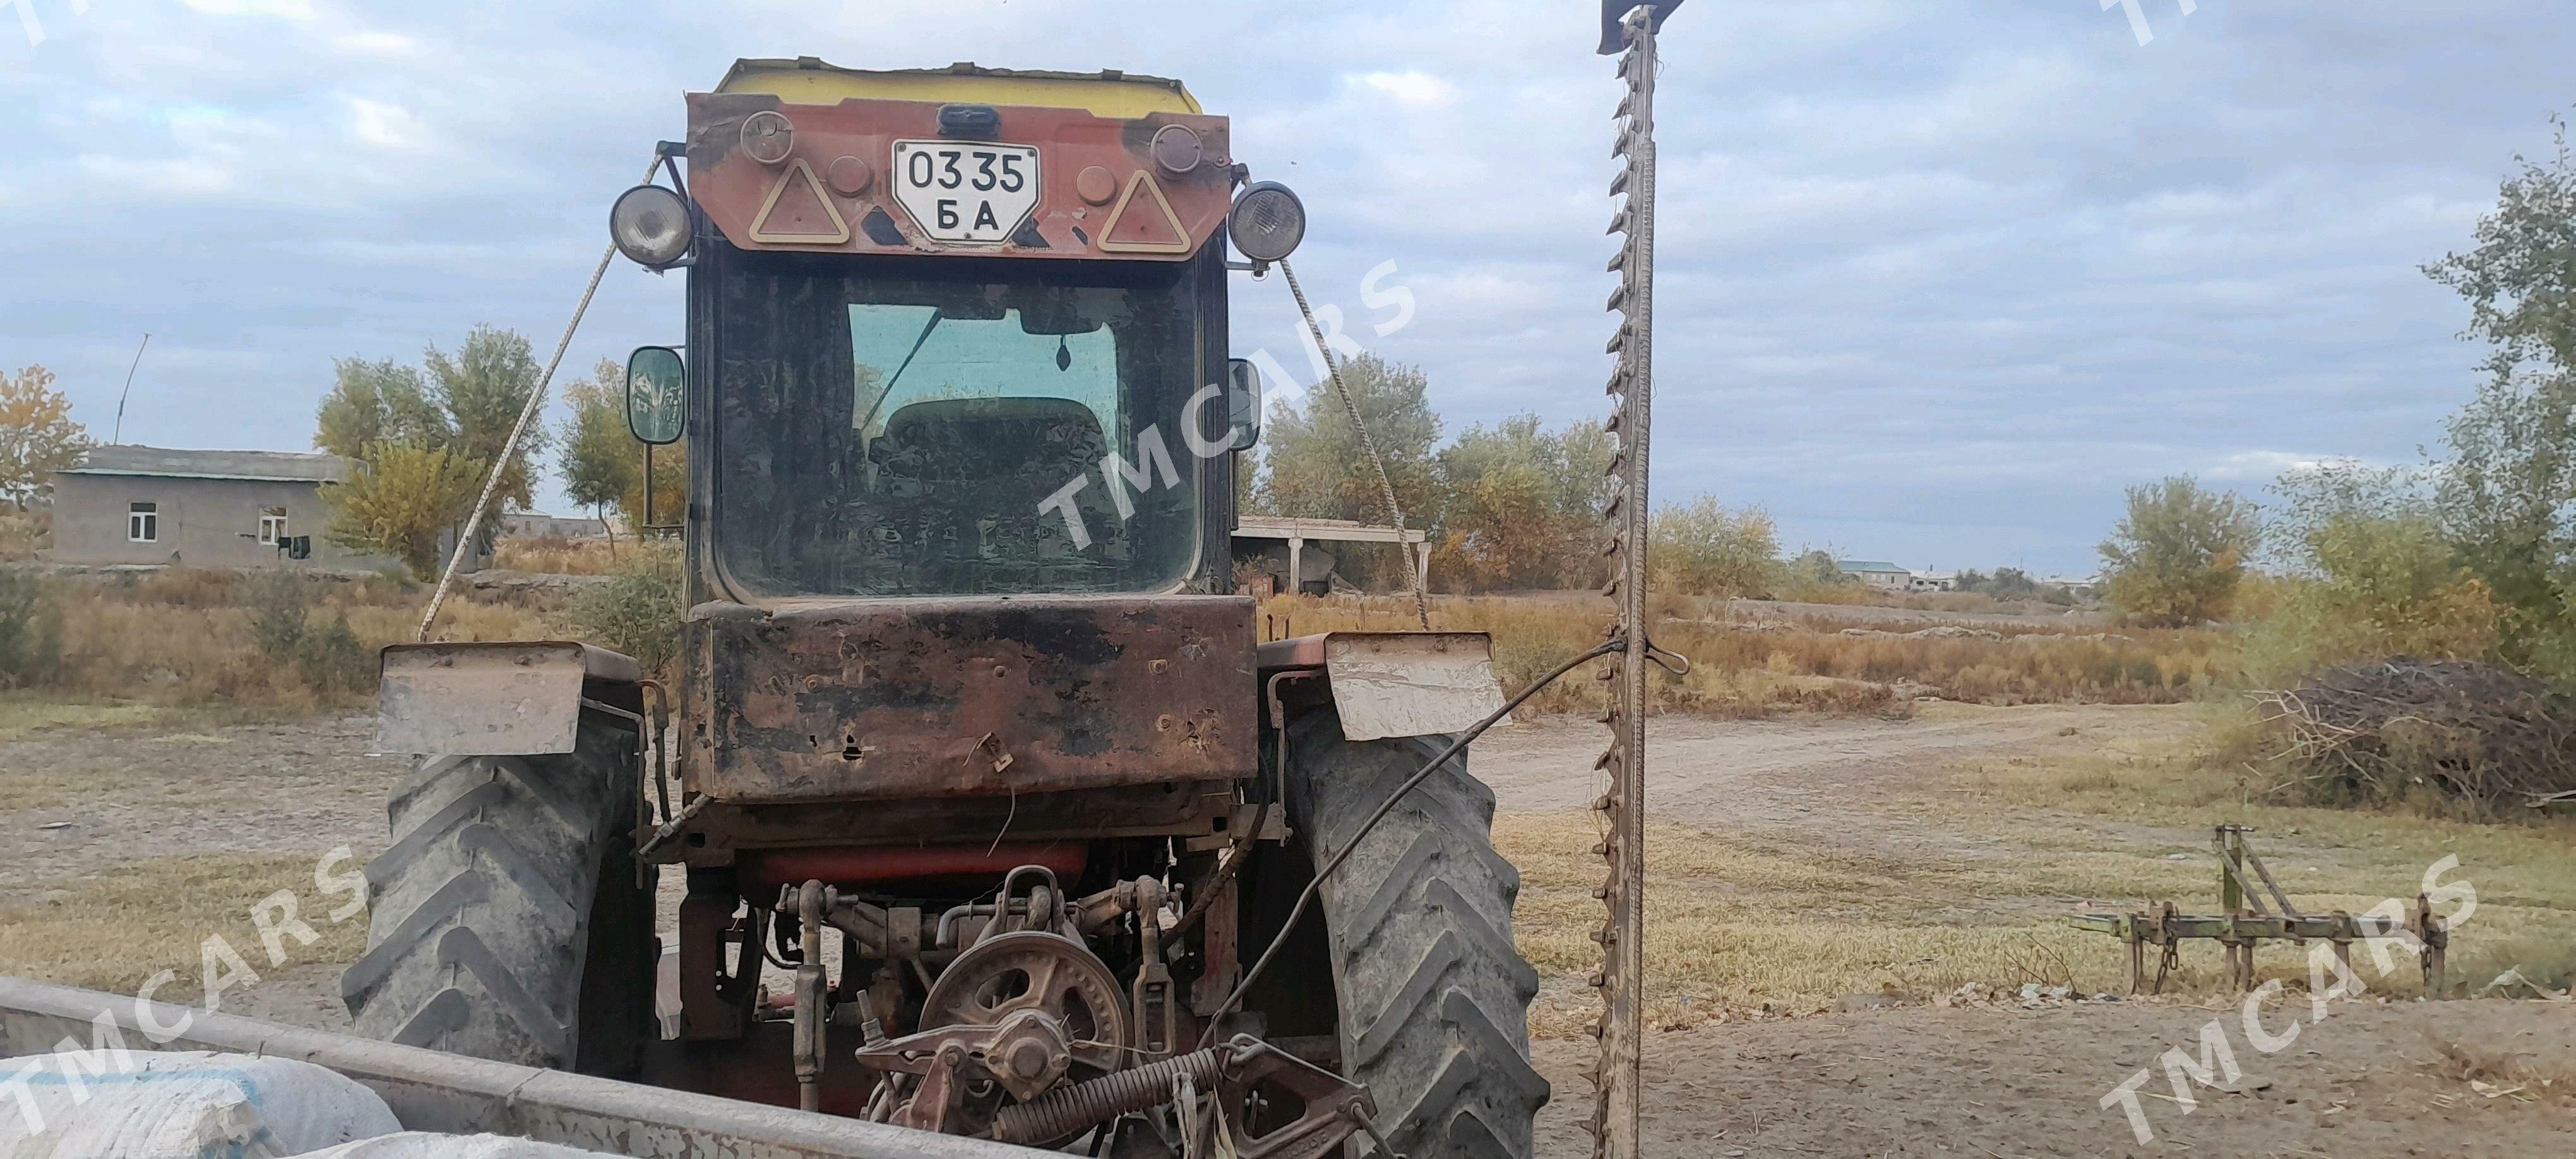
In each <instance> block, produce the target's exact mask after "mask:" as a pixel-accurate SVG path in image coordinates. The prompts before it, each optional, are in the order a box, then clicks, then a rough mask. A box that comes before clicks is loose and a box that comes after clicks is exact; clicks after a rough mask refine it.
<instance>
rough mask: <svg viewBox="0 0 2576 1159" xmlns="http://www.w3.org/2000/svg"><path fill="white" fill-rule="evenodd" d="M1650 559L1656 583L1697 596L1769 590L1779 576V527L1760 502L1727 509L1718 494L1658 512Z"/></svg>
mask: <svg viewBox="0 0 2576 1159" xmlns="http://www.w3.org/2000/svg"><path fill="white" fill-rule="evenodd" d="M1653 535H1654V539H1653V546H1652V548H1651V549H1650V551H1649V554H1648V555H1647V557H1646V558H1647V562H1648V563H1649V564H1650V565H1651V566H1652V567H1653V568H1654V571H1655V584H1656V586H1657V587H1659V588H1661V589H1664V590H1667V591H1677V592H1683V593H1687V594H1690V595H1695V596H1761V595H1768V594H1769V593H1770V592H1771V590H1772V589H1773V587H1775V586H1776V585H1777V584H1778V583H1779V580H1780V578H1781V574H1780V573H1781V566H1780V534H1779V528H1778V527H1777V526H1775V525H1774V524H1773V523H1772V521H1771V516H1770V514H1769V513H1767V512H1765V511H1763V510H1762V509H1761V508H1759V507H1746V508H1743V509H1741V510H1729V509H1727V507H1726V506H1725V505H1724V504H1722V503H1719V502H1718V501H1717V496H1714V495H1706V494H1703V495H1699V496H1697V497H1695V498H1693V499H1692V500H1691V501H1690V502H1688V503H1681V504H1675V505H1673V506H1669V507H1666V508H1664V509H1663V510H1661V511H1657V512H1655V519H1654V532H1653Z"/></svg>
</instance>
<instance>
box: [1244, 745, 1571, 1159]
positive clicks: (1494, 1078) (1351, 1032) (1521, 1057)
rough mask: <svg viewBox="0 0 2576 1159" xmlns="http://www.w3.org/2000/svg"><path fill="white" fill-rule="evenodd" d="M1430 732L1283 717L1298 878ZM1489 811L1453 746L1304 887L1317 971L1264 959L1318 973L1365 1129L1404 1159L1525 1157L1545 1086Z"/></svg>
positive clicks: (1513, 879) (1425, 758) (1509, 883)
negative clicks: (1319, 884) (1368, 1105)
mask: <svg viewBox="0 0 2576 1159" xmlns="http://www.w3.org/2000/svg"><path fill="white" fill-rule="evenodd" d="M1446 745H1447V738H1445V737H1411V738H1403V739H1389V740H1376V741H1350V740H1345V739H1344V738H1343V737H1342V730H1341V721H1340V719H1339V718H1338V717H1337V716H1335V715H1334V713H1333V712H1332V711H1331V710H1329V709H1325V710H1318V711H1316V712H1312V713H1309V714H1308V715H1306V716H1305V717H1303V718H1301V719H1299V720H1297V721H1295V722H1292V723H1291V724H1290V726H1289V739H1288V766H1289V767H1288V820H1289V824H1290V826H1291V827H1292V828H1293V829H1294V830H1295V837H1294V838H1293V840H1292V848H1293V849H1302V850H1303V851H1305V855H1306V858H1307V862H1306V865H1305V866H1304V867H1303V868H1304V869H1305V870H1306V871H1307V874H1308V875H1309V876H1308V880H1311V873H1312V872H1313V870H1315V869H1319V868H1321V867H1322V865H1323V863H1324V862H1325V860H1326V859H1328V858H1330V857H1331V856H1332V855H1333V854H1334V853H1335V852H1336V851H1338V850H1340V849H1341V848H1342V847H1343V846H1344V845H1346V844H1347V843H1349V842H1350V840H1351V839H1352V836H1353V834H1354V833H1355V832H1356V831H1357V830H1358V828H1359V826H1360V825H1361V823H1363V822H1365V821H1366V820H1367V819H1368V816H1369V814H1370V813H1371V812H1373V811H1374V810H1375V809H1376V808H1377V806H1378V805H1379V804H1380V803H1382V802H1384V801H1385V800H1386V799H1387V798H1388V797H1389V796H1391V795H1392V794H1394V792H1395V791H1396V790H1397V789H1398V788H1399V787H1401V786H1402V785H1403V784H1404V782H1405V780H1406V779H1408V778H1410V777H1411V776H1412V775H1413V774H1414V773H1415V772H1417V771H1419V770H1420V769H1421V768H1422V766H1423V765H1424V764H1426V763H1428V762H1429V761H1430V760H1431V758H1432V757H1434V756H1437V755H1439V751H1440V749H1441V748H1443V747H1446ZM1493 818H1494V793H1493V790H1491V789H1489V788H1486V787H1485V785H1484V783H1483V782H1481V781H1478V780H1477V779H1475V778H1474V777H1473V776H1470V775H1469V774H1468V772H1467V758H1466V754H1465V753H1464V752H1463V751H1462V752H1460V753H1458V754H1457V755H1454V756H1452V757H1450V758H1449V760H1448V761H1446V762H1445V763H1444V764H1443V765H1442V766H1441V768H1440V769H1439V770H1438V771H1436V772H1434V773H1432V774H1431V776H1430V777H1428V778H1427V779H1425V780H1424V781H1423V782H1422V784H1421V785H1419V786H1417V787H1416V788H1415V789H1414V790H1413V791H1412V792H1411V793H1409V794H1407V795H1406V797H1405V799H1404V800H1403V801H1401V802H1398V803H1397V804H1396V806H1395V808H1394V809H1392V810H1390V811H1389V812H1388V813H1387V815H1386V818H1385V819H1384V820H1382V821H1380V822H1378V825H1377V828H1375V829H1373V830H1371V831H1370V832H1369V833H1368V835H1367V836H1365V837H1362V838H1360V839H1359V847H1358V848H1357V849H1355V850H1353V851H1352V853H1351V855H1350V857H1349V859H1348V860H1346V861H1344V862H1343V863H1342V866H1341V868H1340V869H1338V870H1335V871H1334V873H1333V876H1332V877H1330V878H1328V879H1326V880H1325V882H1324V885H1323V888H1322V889H1321V890H1320V891H1318V894H1317V902H1318V903H1319V904H1320V906H1321V908H1322V910H1323V918H1324V924H1325V927H1326V935H1327V936H1326V937H1325V938H1324V939H1323V941H1324V942H1325V945H1324V946H1323V948H1322V951H1321V952H1322V954H1323V955H1325V956H1328V957H1329V958H1330V973H1329V975H1325V974H1324V973H1322V972H1321V971H1316V972H1314V973H1307V970H1308V969H1311V964H1310V963H1308V962H1297V961H1286V960H1283V961H1280V962H1277V963H1274V964H1273V967H1272V969H1273V970H1278V969H1282V968H1285V969H1288V970H1290V971H1291V972H1292V973H1293V974H1302V975H1304V976H1307V977H1324V976H1329V977H1330V978H1331V979H1332V983H1333V999H1334V1006H1335V1009H1336V1017H1335V1021H1336V1023H1337V1034H1336V1038H1337V1040H1338V1044H1339V1047H1340V1054H1341V1059H1342V1068H1341V1069H1342V1074H1343V1076H1344V1077H1346V1078H1349V1079H1352V1080H1353V1081H1356V1082H1359V1083H1361V1084H1364V1085H1366V1086H1367V1087H1368V1088H1369V1091H1370V1093H1371V1094H1372V1095H1373V1096H1374V1098H1375V1099H1376V1102H1377V1108H1378V1111H1377V1122H1378V1125H1379V1128H1380V1129H1381V1130H1383V1131H1385V1132H1386V1134H1387V1136H1388V1140H1389V1141H1390V1142H1392V1143H1393V1144H1394V1145H1395V1149H1396V1150H1397V1151H1398V1152H1401V1153H1402V1154H1404V1155H1406V1156H1408V1157H1410V1159H1451V1157H1456V1159H1518V1157H1522V1156H1527V1155H1529V1154H1530V1148H1531V1145H1532V1140H1531V1133H1532V1130H1531V1129H1532V1120H1533V1119H1534V1118H1535V1116H1536V1115H1537V1114H1538V1109H1539V1107H1540V1106H1541V1105H1543V1104H1545V1103H1546V1102H1547V1099H1548V1093H1549V1092H1548V1084H1547V1080H1546V1079H1544V1078H1541V1077H1539V1074H1538V1072H1537V1071H1536V1070H1535V1069H1533V1068H1532V1067H1531V1066H1530V1061H1529V1029H1528V1026H1529V1023H1528V1018H1529V1004H1530V1000H1531V999H1532V998H1533V997H1535V996H1536V995H1537V993H1538V974H1537V972H1536V971H1534V970H1532V969H1531V968H1530V965H1529V963H1528V962H1526V961H1524V960H1522V958H1521V956H1520V953H1519V951H1518V950H1516V949H1515V948H1514V947H1513V944H1512V901H1513V899H1514V897H1515V896H1517V895H1518V894H1519V892H1520V871H1519V870H1517V869H1515V868H1513V867H1512V864H1511V863H1510V862H1508V861H1505V860H1504V859H1503V857H1502V855H1501V854H1498V853H1496V852H1494V845H1493V836H1492V830H1493ZM1304 920H1305V921H1306V922H1309V923H1311V922H1313V921H1314V915H1313V914H1311V913H1310V914H1309V915H1308V916H1307V917H1306V919H1304ZM1292 944H1294V943H1292ZM1306 944H1307V945H1309V946H1312V945H1313V943H1312V942H1307V943H1306ZM1258 952H1259V946H1258V944H1254V945H1249V946H1247V947H1246V953H1247V955H1249V954H1253V953H1258Z"/></svg>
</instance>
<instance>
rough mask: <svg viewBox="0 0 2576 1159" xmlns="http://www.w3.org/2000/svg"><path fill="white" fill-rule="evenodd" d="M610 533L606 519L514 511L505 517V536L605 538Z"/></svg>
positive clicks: (517, 537)
mask: <svg viewBox="0 0 2576 1159" xmlns="http://www.w3.org/2000/svg"><path fill="white" fill-rule="evenodd" d="M607 535H608V525H607V524H606V523H603V522H601V521H599V520H597V519H589V518H584V517H582V516H577V515H548V514H546V513H545V512H543V511H513V512H510V513H509V514H506V515H503V516H502V517H501V537H502V538H504V539H603V538H606V537H607Z"/></svg>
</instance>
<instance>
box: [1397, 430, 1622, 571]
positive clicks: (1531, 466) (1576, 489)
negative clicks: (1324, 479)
mask: <svg viewBox="0 0 2576 1159" xmlns="http://www.w3.org/2000/svg"><path fill="white" fill-rule="evenodd" d="M1609 458H1610V449H1609V441H1608V439H1607V438H1606V437H1605V436H1604V435H1603V434H1602V433H1601V424H1599V423H1597V422H1585V423H1577V424H1575V425H1574V426H1572V427H1569V428H1567V429H1566V430H1565V431H1563V432H1551V431H1548V430H1546V429H1545V428H1544V427H1543V426H1542V425H1541V424H1540V421H1539V418H1538V416H1537V415H1528V414H1525V415H1520V416H1518V417H1515V418H1510V419H1505V420H1504V421H1503V422H1501V423H1498V424H1496V425H1495V426H1493V427H1491V428H1487V427H1484V426H1482V425H1478V426H1473V427H1469V428H1468V429H1467V431H1466V433H1465V434H1462V435H1460V436H1458V441H1457V442H1455V443H1452V444H1450V445H1449V446H1447V447H1445V448H1442V449H1441V451H1440V453H1439V454H1438V455H1437V456H1436V458H1435V460H1434V463H1433V466H1434V467H1435V468H1436V471H1437V476H1438V482H1439V499H1440V502H1439V508H1438V510H1437V511H1436V512H1434V513H1431V514H1432V516H1433V518H1432V519H1429V520H1426V521H1427V522H1434V523H1436V525H1437V530H1438V531H1439V534H1440V540H1439V546H1438V548H1437V549H1436V550H1435V551H1434V552H1433V559H1434V561H1435V564H1434V569H1433V570H1434V571H1435V572H1437V573H1439V574H1440V575H1442V576H1445V577H1448V578H1449V579H1450V580H1453V581H1456V582H1457V583H1459V584H1460V585H1461V586H1464V587H1467V588H1469V589H1487V590H1490V589H1496V588H1561V587H1573V586H1582V585H1585V584H1588V583H1591V582H1593V581H1594V580H1595V579H1596V578H1597V575H1596V573H1597V571H1598V566H1597V563H1596V562H1595V561H1596V560H1597V559H1598V557H1599V555H1600V552H1599V550H1598V549H1599V546H1600V536H1601V504H1602V502H1603V501H1604V500H1605V499H1606V498H1607V494H1606V487H1605V482H1606V481H1605V477H1604V476H1605V472H1606V470H1607V468H1608V466H1609Z"/></svg>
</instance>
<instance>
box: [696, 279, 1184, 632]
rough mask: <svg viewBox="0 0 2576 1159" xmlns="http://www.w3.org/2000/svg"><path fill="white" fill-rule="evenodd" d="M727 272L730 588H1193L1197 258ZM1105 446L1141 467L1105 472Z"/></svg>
mask: <svg viewBox="0 0 2576 1159" xmlns="http://www.w3.org/2000/svg"><path fill="white" fill-rule="evenodd" d="M727 264H728V265H729V266H732V269H730V270H729V271H728V272H727V273H726V275H725V276H724V277H723V279H722V282H721V285H722V290H721V293H722V295H723V298H722V301H721V302H720V303H719V305H718V309H717V317H718V318H719V319H720V321H719V322H718V328H717V333H716V335H715V337H716V342H715V348H716V352H717V373H716V376H715V386H716V391H717V416H716V417H717V425H718V428H719V429H718V441H719V445H718V448H717V456H718V462H717V471H718V473H719V480H718V487H717V507H718V510H717V519H716V534H715V541H716V543H717V545H718V551H719V552H720V553H721V556H722V558H723V562H724V564H725V567H726V570H727V571H728V572H729V573H730V574H731V576H732V577H733V578H734V580H735V581H736V582H738V583H741V584H743V585H745V586H746V587H748V588H749V589H751V591H752V592H753V593H754V594H757V595H761V596H769V597H790V596H895V595H942V594H963V593H978V592H1125V591H1152V590H1160V589H1164V588H1169V587H1171V586H1173V585H1174V584H1176V583H1179V582H1180V581H1182V580H1183V579H1185V578H1187V577H1188V575H1189V574H1190V571H1191V569H1192V567H1193V565H1194V564H1195V563H1196V562H1197V557H1198V549H1199V543H1198V539H1199V479H1198V474H1199V472H1200V471H1201V470H1204V469H1206V467H1205V464H1204V463H1203V461H1202V460H1201V459H1200V458H1199V457H1198V456H1196V455H1193V454H1191V453H1190V451H1189V444H1188V442H1187V441H1186V440H1184V439H1183V438H1182V437H1181V432H1180V430H1179V424H1180V422H1181V421H1182V420H1183V413H1184V410H1185V408H1186V407H1187V405H1188V402H1189V399H1190V397H1191V395H1192V394H1193V392H1194V391H1195V390H1196V387H1195V386H1194V385H1193V384H1195V383H1198V382H1200V381H1201V380H1203V379H1207V378H1209V377H1210V376H1208V375H1206V374H1203V373H1201V366H1200V341H1199V326H1198V310H1197V305H1196V303H1197V297H1196V295H1195V293H1194V292H1193V291H1192V288H1191V287H1192V286H1194V285H1195V281H1194V279H1192V278H1191V277H1189V276H1188V272H1189V268H1188V267H1186V266H1184V267H1181V268H1174V267H1170V266H1152V267H1141V268H1140V266H1141V264H1140V265H1132V266H1131V265H1107V264H1098V263H1088V262H1045V263H1038V262H1020V261H1008V260H987V259H947V260H929V261H913V260H903V261H891V262H879V263H869V264H867V265H864V266H854V265H852V264H851V263H848V262H846V261H818V260H816V259H812V258H804V257H793V256H790V257H780V256H772V255H749V254H746V255H740V257H739V258H738V259H737V260H736V261H735V262H729V263H727ZM1040 266H1043V267H1046V268H1042V269H1041V268H1032V267H1040ZM1076 267H1079V268H1076ZM1000 273H1008V274H1010V275H1012V276H1013V278H1014V280H1012V281H1007V282H1004V281H987V280H983V279H984V278H985V277H989V276H991V275H994V274H1000ZM1215 409H1220V410H1221V409H1222V408H1221V407H1219V408H1215ZM1192 417H1197V416H1192ZM1158 449H1159V450H1161V451H1162V452H1164V453H1163V454H1159V455H1158V454H1155V453H1153V452H1155V451H1156V450H1158ZM1113 455H1114V456H1116V458H1117V459H1118V460H1119V461H1121V462H1126V463H1133V464H1135V466H1134V467H1131V468H1129V469H1126V470H1121V469H1120V468H1119V467H1117V466H1115V465H1113V466H1111V467H1109V468H1106V469H1104V467H1103V465H1102V464H1103V460H1104V459H1109V458H1111V457H1112V456H1113ZM1166 462H1168V463H1169V464H1170V466H1169V469H1168V470H1166V469H1165V467H1164V464H1165V463H1166ZM1139 469H1141V470H1145V471H1148V472H1150V476H1149V477H1148V478H1147V479H1146V481H1145V483H1144V484H1143V485H1142V486H1141V487H1139V486H1137V485H1135V484H1134V483H1133V482H1131V477H1132V475H1133V472H1134V471H1135V470H1139ZM1077 481H1080V483H1079V486H1076V484H1077ZM1068 487H1073V488H1074V489H1073V490H1072V491H1071V492H1070V493H1069V494H1068V493H1067V488H1068ZM1113 489H1115V490H1114V493H1113Z"/></svg>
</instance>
